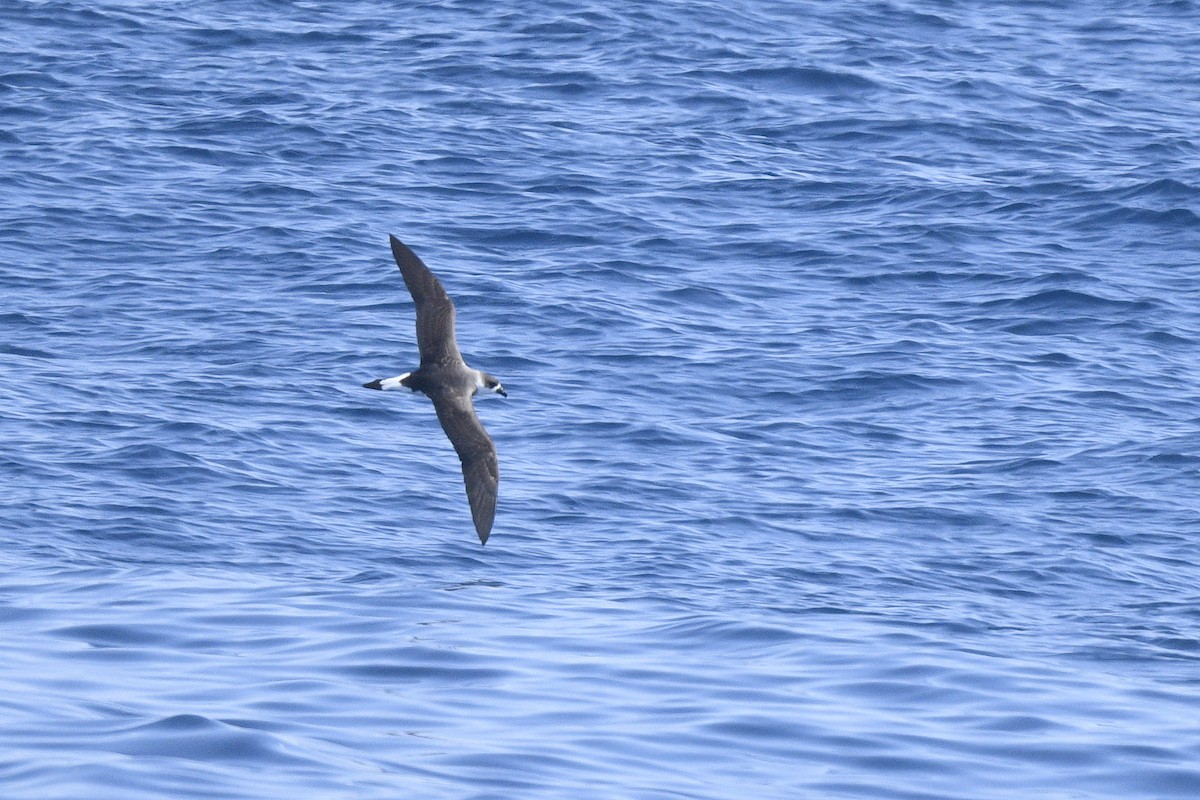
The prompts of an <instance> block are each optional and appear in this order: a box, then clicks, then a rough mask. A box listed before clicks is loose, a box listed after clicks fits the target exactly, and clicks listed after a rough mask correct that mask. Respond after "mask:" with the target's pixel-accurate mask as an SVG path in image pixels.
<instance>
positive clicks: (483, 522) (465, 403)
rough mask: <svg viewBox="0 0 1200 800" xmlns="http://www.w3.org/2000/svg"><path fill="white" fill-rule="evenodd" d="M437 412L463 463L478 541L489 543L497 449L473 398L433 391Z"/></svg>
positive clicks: (496, 489) (496, 488) (496, 487)
mask: <svg viewBox="0 0 1200 800" xmlns="http://www.w3.org/2000/svg"><path fill="white" fill-rule="evenodd" d="M430 399H432V400H433V407H434V410H436V411H437V415H438V420H439V421H440V422H441V423H442V430H444V431H445V432H446V436H447V437H449V439H450V443H451V444H453V445H454V450H455V451H456V452H457V453H458V459H459V460H460V461H462V471H463V481H464V482H465V483H466V485H467V500H469V501H470V503H471V518H472V519H474V520H475V532H476V533H478V534H479V541H481V542H484V543H486V542H487V539H488V534H490V533H491V532H492V520H494V519H495V517H496V495H497V494H498V492H499V489H500V467H499V464H498V463H497V461H496V446H495V445H494V444H492V437H490V436H488V433H487V431H486V430H484V428H483V423H482V422H480V421H479V417H478V415H476V414H475V405H474V404H473V403H472V402H471V398H470V397H468V396H463V395H455V394H452V393H450V392H434V393H433V394H432V395H431V397H430Z"/></svg>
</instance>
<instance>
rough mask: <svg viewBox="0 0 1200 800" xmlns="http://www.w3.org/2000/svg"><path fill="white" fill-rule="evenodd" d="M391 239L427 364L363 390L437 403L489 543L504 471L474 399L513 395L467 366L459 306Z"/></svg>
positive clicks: (478, 524) (482, 539)
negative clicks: (400, 392)
mask: <svg viewBox="0 0 1200 800" xmlns="http://www.w3.org/2000/svg"><path fill="white" fill-rule="evenodd" d="M388 238H389V239H391V242H392V255H393V256H395V257H396V264H397V265H398V266H399V267H400V274H401V275H403V276H404V284H405V285H406V286H408V291H409V293H410V294H411V295H412V298H413V302H414V303H416V305H417V349H418V350H419V351H420V353H421V366H419V367H417V368H416V369H415V370H413V371H412V372H406V373H404V374H403V375H397V376H396V377H395V378H383V379H381V380H374V381H371V382H370V383H364V384H363V386H364V387H365V388H367V389H383V390H388V389H408V390H409V391H413V392H423V393H424V394H425V395H426V396H427V397H428V398H429V399H430V400H432V401H433V409H434V411H436V412H437V415H438V420H439V421H440V422H441V423H442V430H444V431H445V432H446V436H447V437H449V439H450V443H451V444H453V445H454V449H455V451H456V452H457V453H458V458H459V460H460V461H462V471H463V481H464V482H465V483H466V485H467V499H468V500H469V501H470V503H471V517H472V519H474V520H475V532H476V533H478V534H479V541H480V542H482V543H484V544H486V543H487V540H488V535H489V534H490V533H491V532H492V520H493V519H495V517H496V492H497V490H498V488H499V486H500V470H499V468H498V466H497V464H496V446H495V445H494V444H492V437H490V436H488V433H487V431H486V430H484V428H483V423H482V422H480V421H479V417H478V416H476V414H475V406H474V404H473V403H472V402H471V398H472V397H474V396H475V393H476V392H478V391H479V390H480V389H486V390H487V391H489V392H496V393H497V394H499V395H502V396H504V397H508V392H506V391H504V387H503V386H501V385H500V381H498V380H496V379H495V378H494V377H492V376H491V375H489V374H487V373H486V372H483V371H481V370H477V369H471V368H470V367H468V366H467V365H466V363H465V362H464V361H463V358H462V354H461V353H459V352H458V344H457V342H456V341H455V339H454V303H453V302H451V300H450V296H449V295H447V294H446V290H445V289H444V288H442V282H441V281H439V280H438V279H437V277H436V276H435V275H434V274H433V273H432V272H430V271H429V267H427V266H425V264H424V263H423V262H422V261H421V259H419V258H417V254H416V253H414V252H413V251H412V250H410V249H408V246H407V245H405V244H404V243H403V242H401V241H400V240H399V239H397V238H396V237H395V236H389V237H388Z"/></svg>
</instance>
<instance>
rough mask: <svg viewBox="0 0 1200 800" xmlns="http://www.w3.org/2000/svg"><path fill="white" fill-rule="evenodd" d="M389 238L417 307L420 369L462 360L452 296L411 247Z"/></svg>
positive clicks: (397, 263) (394, 238)
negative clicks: (430, 365)
mask: <svg viewBox="0 0 1200 800" xmlns="http://www.w3.org/2000/svg"><path fill="white" fill-rule="evenodd" d="M388 238H389V239H390V240H391V243H392V255H393V256H395V257H396V265H397V266H399V267H400V274H401V275H403V276H404V285H405V286H407V287H408V292H409V294H411V295H412V298H413V302H414V303H416V305H417V349H418V350H420V352H421V366H426V365H427V364H437V363H445V362H450V361H462V355H461V354H459V352H458V343H457V341H456V340H455V338H454V303H453V302H451V301H450V295H448V294H446V290H445V289H444V288H442V282H441V281H439V280H438V279H437V276H436V275H434V274H433V273H432V272H430V271H429V267H427V266H425V263H424V262H423V261H421V259H419V258H417V254H416V253H414V252H413V251H412V250H410V249H408V245H406V244H404V242H402V241H400V240H399V239H397V238H396V237H395V236H389V237H388Z"/></svg>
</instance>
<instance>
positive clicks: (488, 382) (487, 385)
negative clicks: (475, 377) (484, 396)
mask: <svg viewBox="0 0 1200 800" xmlns="http://www.w3.org/2000/svg"><path fill="white" fill-rule="evenodd" d="M478 385H479V388H480V389H483V390H485V391H488V392H495V393H496V394H498V395H500V396H501V397H508V392H506V391H504V387H503V386H502V385H501V384H500V380H499V379H498V378H496V376H495V375H488V374H487V373H486V372H480V373H479V384H478Z"/></svg>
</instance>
